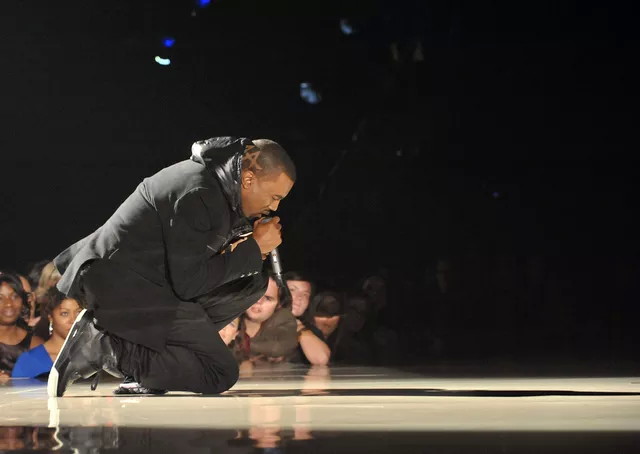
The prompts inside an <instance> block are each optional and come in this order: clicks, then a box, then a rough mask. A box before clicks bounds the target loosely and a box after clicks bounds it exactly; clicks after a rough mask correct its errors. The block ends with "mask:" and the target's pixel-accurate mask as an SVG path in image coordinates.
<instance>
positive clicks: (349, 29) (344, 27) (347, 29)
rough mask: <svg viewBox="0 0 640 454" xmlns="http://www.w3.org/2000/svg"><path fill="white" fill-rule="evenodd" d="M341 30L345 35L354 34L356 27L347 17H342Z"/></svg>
mask: <svg viewBox="0 0 640 454" xmlns="http://www.w3.org/2000/svg"><path fill="white" fill-rule="evenodd" d="M340 30H341V31H342V33H344V34H345V35H353V34H354V33H355V29H354V28H353V26H352V25H351V24H350V23H349V21H348V20H347V19H340Z"/></svg>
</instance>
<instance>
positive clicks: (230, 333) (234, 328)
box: [218, 317, 240, 345]
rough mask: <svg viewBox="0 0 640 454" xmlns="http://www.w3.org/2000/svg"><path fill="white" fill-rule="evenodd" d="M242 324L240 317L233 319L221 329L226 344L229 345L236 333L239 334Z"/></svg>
mask: <svg viewBox="0 0 640 454" xmlns="http://www.w3.org/2000/svg"><path fill="white" fill-rule="evenodd" d="M239 325H240V317H238V318H236V319H235V320H232V321H231V323H229V324H228V325H227V326H225V327H224V328H222V329H221V330H220V331H218V332H219V333H220V337H221V338H222V341H223V342H224V343H225V345H229V344H230V343H231V341H232V340H233V339H235V337H236V334H238V327H239Z"/></svg>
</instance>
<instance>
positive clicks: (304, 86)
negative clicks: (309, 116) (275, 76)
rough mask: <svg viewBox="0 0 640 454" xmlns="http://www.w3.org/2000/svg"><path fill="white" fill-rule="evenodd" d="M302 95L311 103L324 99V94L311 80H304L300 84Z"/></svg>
mask: <svg viewBox="0 0 640 454" xmlns="http://www.w3.org/2000/svg"><path fill="white" fill-rule="evenodd" d="M300 97H301V98H302V99H304V100H305V101H306V102H308V103H309V104H318V103H319V102H320V101H322V96H321V95H320V93H319V92H318V91H317V90H316V89H315V88H313V85H311V83H310V82H302V83H301V84H300Z"/></svg>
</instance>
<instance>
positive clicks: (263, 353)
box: [234, 278, 298, 362]
mask: <svg viewBox="0 0 640 454" xmlns="http://www.w3.org/2000/svg"><path fill="white" fill-rule="evenodd" d="M286 293H288V292H285V291H284V289H279V288H278V284H277V282H276V281H275V280H274V279H273V278H269V285H268V287H267V291H266V293H265V294H264V296H263V297H262V298H260V299H259V300H258V302H256V303H255V304H254V305H253V306H251V307H250V308H249V309H247V310H246V311H245V313H244V314H243V316H242V317H241V321H240V329H239V332H238V336H237V338H236V342H235V348H234V351H235V352H236V357H237V358H238V360H239V361H244V360H249V361H252V362H264V361H268V362H282V361H289V359H290V358H291V357H292V355H294V354H295V352H296V348H297V346H298V340H297V330H296V319H295V317H294V316H293V314H291V309H290V308H289V307H282V305H283V304H285V305H286V303H287V302H286V301H285V298H286Z"/></svg>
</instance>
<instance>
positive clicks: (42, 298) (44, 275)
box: [29, 261, 60, 340]
mask: <svg viewBox="0 0 640 454" xmlns="http://www.w3.org/2000/svg"><path fill="white" fill-rule="evenodd" d="M40 263H41V262H38V264H36V265H34V267H33V268H32V270H31V271H30V272H29V276H30V277H31V279H32V280H33V279H34V278H36V277H37V281H36V282H37V286H36V289H35V290H34V292H33V293H34V296H35V304H36V311H35V312H36V314H37V315H36V317H37V318H36V320H34V321H31V323H30V324H31V326H33V334H35V335H36V336H38V337H40V338H41V339H44V340H46V339H48V338H49V320H47V318H46V317H42V316H41V314H42V312H43V310H44V307H45V306H46V305H47V301H46V299H47V296H46V295H47V292H48V291H49V289H50V288H51V287H55V285H56V284H57V283H58V281H59V280H60V273H59V272H58V270H57V269H56V267H55V266H54V264H53V262H51V261H49V262H47V263H46V264H45V265H44V266H43V267H42V270H41V272H40V274H39V275H37V273H36V270H37V268H38V267H39V266H40Z"/></svg>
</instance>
